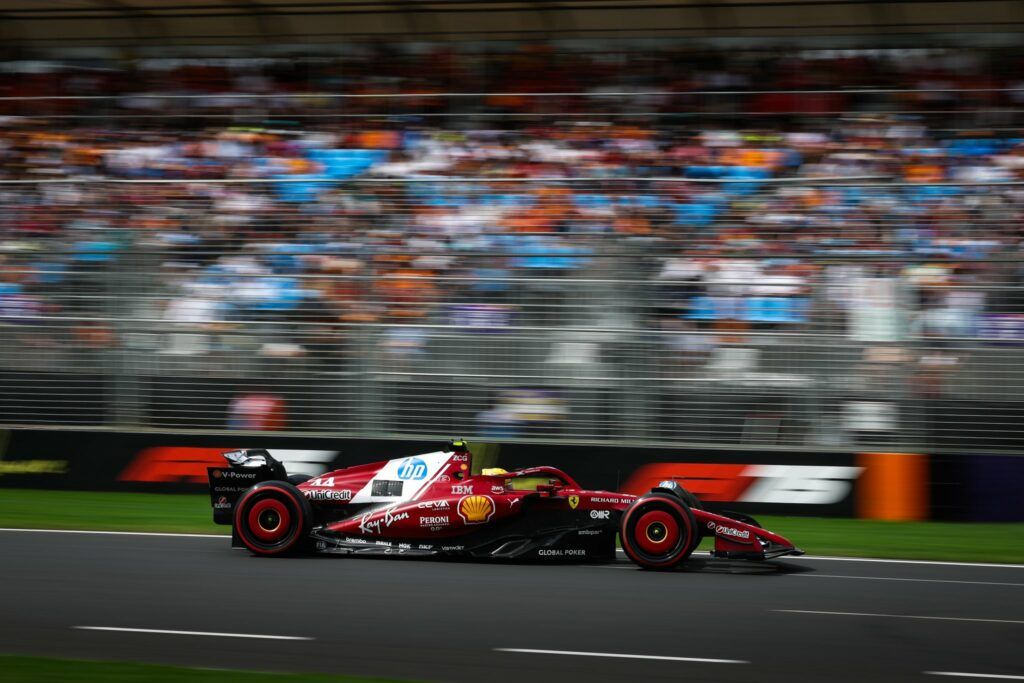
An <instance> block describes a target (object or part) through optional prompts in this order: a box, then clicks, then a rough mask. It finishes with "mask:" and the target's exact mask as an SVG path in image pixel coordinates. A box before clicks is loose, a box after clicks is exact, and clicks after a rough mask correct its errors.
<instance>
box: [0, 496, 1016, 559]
mask: <svg viewBox="0 0 1024 683" xmlns="http://www.w3.org/2000/svg"><path fill="white" fill-rule="evenodd" d="M211 514H212V513H211V511H210V499H209V497H208V496H202V495H162V494H154V493H96V492H85V491H25V490H15V489H0V527H18V528H36V529H102V530H112V531H168V532H186V533H201V534H226V533H228V529H227V527H223V526H217V525H215V524H214V523H213V522H212V520H211ZM759 520H760V521H761V523H762V524H764V526H765V527H766V528H768V529H771V530H772V531H776V532H778V533H780V534H782V535H783V536H786V537H787V538H789V539H790V540H792V541H793V542H794V543H796V544H797V545H798V546H799V547H801V548H803V549H804V550H806V551H807V552H808V553H809V554H811V555H845V556H860V557H886V558H897V559H919V560H951V561H973V562H1009V563H1024V524H1019V523H1018V524H975V523H953V522H877V521H871V520H861V519H832V518H822V517H759ZM705 543H707V541H705Z"/></svg>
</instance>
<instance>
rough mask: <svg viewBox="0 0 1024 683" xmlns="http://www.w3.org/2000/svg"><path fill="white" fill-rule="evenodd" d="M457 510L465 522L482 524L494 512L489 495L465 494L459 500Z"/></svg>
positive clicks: (492, 502)
mask: <svg viewBox="0 0 1024 683" xmlns="http://www.w3.org/2000/svg"><path fill="white" fill-rule="evenodd" d="M457 512H458V513H459V517H462V521H464V522H465V523H466V524H483V523H484V522H486V521H487V520H489V519H490V518H491V516H492V515H493V514H494V501H493V500H491V497H490V496H466V497H464V498H463V499H462V500H460V501H459V506H458V508H457Z"/></svg>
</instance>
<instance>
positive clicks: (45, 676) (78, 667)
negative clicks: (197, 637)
mask: <svg viewBox="0 0 1024 683" xmlns="http://www.w3.org/2000/svg"><path fill="white" fill-rule="evenodd" d="M0 680H2V681H4V683H95V681H103V683H179V682H186V683H283V682H285V681H287V682H288V683H371V682H377V683H385V681H384V679H381V678H356V677H352V676H328V675H322V674H275V673H257V672H252V671H224V670H220V669H217V670H213V669H189V668H185V667H178V666H162V665H158V664H128V663H121V662H92V661H84V660H76V659H51V658H49V657H16V656H8V655H0Z"/></svg>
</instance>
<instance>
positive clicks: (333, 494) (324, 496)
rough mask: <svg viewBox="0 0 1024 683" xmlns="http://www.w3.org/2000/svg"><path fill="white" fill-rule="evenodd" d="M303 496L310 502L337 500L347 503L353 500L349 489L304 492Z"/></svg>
mask: <svg viewBox="0 0 1024 683" xmlns="http://www.w3.org/2000/svg"><path fill="white" fill-rule="evenodd" d="M302 494H303V495H304V496H306V498H309V499H310V500H337V501H342V502H345V503H347V502H348V501H350V500H352V492H351V491H350V490H348V489H341V490H340V491H335V490H334V489H317V490H312V491H311V490H304V491H303V492H302Z"/></svg>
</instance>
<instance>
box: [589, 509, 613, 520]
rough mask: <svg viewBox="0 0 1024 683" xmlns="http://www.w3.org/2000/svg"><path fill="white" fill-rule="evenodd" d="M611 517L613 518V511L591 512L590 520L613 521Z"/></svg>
mask: <svg viewBox="0 0 1024 683" xmlns="http://www.w3.org/2000/svg"><path fill="white" fill-rule="evenodd" d="M611 517H612V513H611V510H591V511H590V518H591V519H611Z"/></svg>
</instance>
